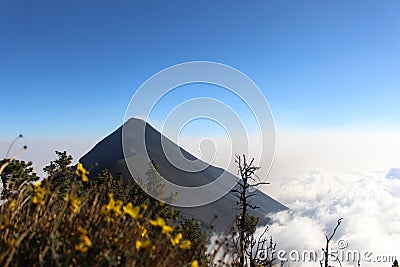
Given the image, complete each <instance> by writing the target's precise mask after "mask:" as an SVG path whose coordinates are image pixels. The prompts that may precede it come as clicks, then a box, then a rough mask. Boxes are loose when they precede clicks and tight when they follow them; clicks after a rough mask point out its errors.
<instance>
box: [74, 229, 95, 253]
mask: <svg viewBox="0 0 400 267" xmlns="http://www.w3.org/2000/svg"><path fill="white" fill-rule="evenodd" d="M78 232H79V234H80V235H79V240H80V242H79V244H76V245H75V249H76V250H77V251H80V252H82V253H86V252H87V251H88V250H89V248H90V247H91V246H92V241H91V240H90V238H89V236H88V235H87V232H86V230H85V229H83V228H82V227H80V226H78Z"/></svg>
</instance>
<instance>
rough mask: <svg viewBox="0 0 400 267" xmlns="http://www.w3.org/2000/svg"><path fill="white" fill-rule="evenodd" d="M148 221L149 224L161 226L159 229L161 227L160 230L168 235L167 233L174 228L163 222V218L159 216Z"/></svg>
mask: <svg viewBox="0 0 400 267" xmlns="http://www.w3.org/2000/svg"><path fill="white" fill-rule="evenodd" d="M149 222H150V224H151V225H154V226H158V227H161V229H162V231H161V232H162V233H163V234H167V235H168V234H169V233H171V232H172V231H173V230H174V228H172V227H171V226H169V225H167V224H165V221H164V219H163V218H160V217H158V218H157V219H155V220H149Z"/></svg>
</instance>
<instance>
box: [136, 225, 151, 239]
mask: <svg viewBox="0 0 400 267" xmlns="http://www.w3.org/2000/svg"><path fill="white" fill-rule="evenodd" d="M136 225H137V229H138V230H139V231H138V232H139V233H140V236H141V237H143V238H148V234H147V229H146V227H144V226H143V225H141V224H140V223H139V222H137V223H136ZM138 232H136V233H138Z"/></svg>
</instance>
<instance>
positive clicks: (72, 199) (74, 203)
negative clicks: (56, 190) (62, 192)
mask: <svg viewBox="0 0 400 267" xmlns="http://www.w3.org/2000/svg"><path fill="white" fill-rule="evenodd" d="M65 201H67V202H68V203H69V205H70V206H69V208H70V209H71V211H72V212H78V211H79V205H80V204H81V200H80V199H79V198H78V197H77V196H76V195H74V194H71V195H70V194H68V193H67V195H66V196H65Z"/></svg>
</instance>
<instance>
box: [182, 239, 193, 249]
mask: <svg viewBox="0 0 400 267" xmlns="http://www.w3.org/2000/svg"><path fill="white" fill-rule="evenodd" d="M191 245H192V242H190V240H183V241H182V242H181V244H180V245H179V247H180V248H181V249H190V246H191Z"/></svg>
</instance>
